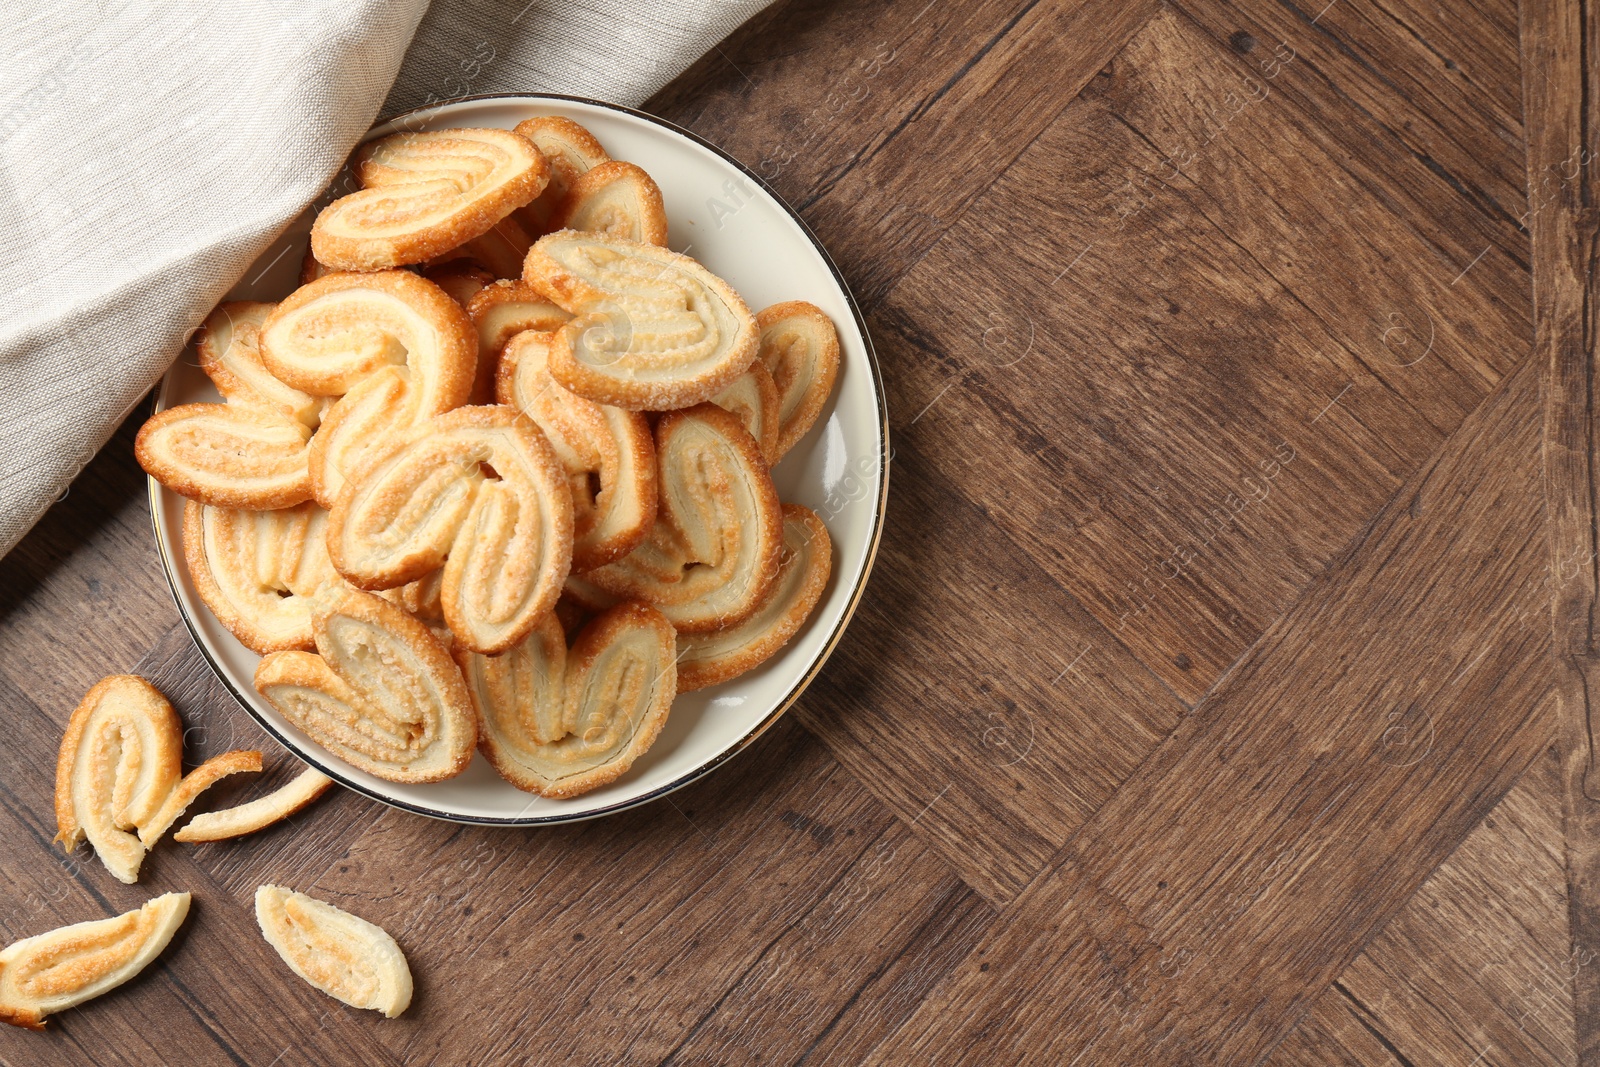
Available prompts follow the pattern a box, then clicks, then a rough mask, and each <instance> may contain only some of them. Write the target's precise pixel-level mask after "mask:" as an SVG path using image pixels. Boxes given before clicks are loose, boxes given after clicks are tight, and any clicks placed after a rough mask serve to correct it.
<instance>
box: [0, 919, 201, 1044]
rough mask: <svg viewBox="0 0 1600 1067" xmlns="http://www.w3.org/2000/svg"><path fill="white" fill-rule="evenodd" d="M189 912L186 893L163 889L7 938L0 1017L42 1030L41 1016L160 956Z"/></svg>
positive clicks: (107, 987) (0, 970) (0, 972)
mask: <svg viewBox="0 0 1600 1067" xmlns="http://www.w3.org/2000/svg"><path fill="white" fill-rule="evenodd" d="M188 914H189V894H188V893H163V894H162V895H161V896H159V897H156V898H155V899H154V900H149V901H146V902H145V904H144V906H143V907H139V908H135V909H134V910H133V911H129V912H124V913H123V914H121V915H114V916H112V917H111V918H109V919H94V920H92V921H90V922H82V923H73V924H72V925H71V926H63V927H60V928H59V929H56V930H51V931H50V932H49V933H44V934H35V935H34V936H33V937H25V938H23V939H22V940H21V941H17V942H15V943H13V944H10V945H7V946H6V948H5V950H4V951H3V952H0V1022H6V1023H10V1024H11V1025H12V1026H24V1027H27V1028H28V1029H29V1030H43V1029H44V1020H45V1016H47V1015H54V1014H56V1013H57V1012H62V1011H66V1010H67V1009H68V1008H74V1007H77V1006H78V1005H79V1004H82V1003H83V1002H84V1001H86V1000H91V999H93V998H95V997H98V996H99V995H100V994H102V993H108V992H110V991H111V990H113V989H115V988H116V987H117V986H119V985H121V984H122V983H123V982H126V981H127V980H128V979H130V978H132V977H133V976H134V975H136V974H138V973H139V972H140V971H142V970H144V969H145V968H146V967H147V966H149V965H150V962H151V961H152V960H154V959H155V958H156V957H157V956H159V955H161V950H162V949H164V948H166V947H167V943H168V942H170V941H171V940H172V935H173V934H175V933H177V932H178V927H180V926H182V925H183V920H184V919H185V918H186V917H187V916H188Z"/></svg>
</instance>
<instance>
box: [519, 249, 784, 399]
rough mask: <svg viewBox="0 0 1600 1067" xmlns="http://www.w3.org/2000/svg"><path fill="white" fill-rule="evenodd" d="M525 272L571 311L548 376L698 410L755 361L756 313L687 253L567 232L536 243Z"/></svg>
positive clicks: (608, 394)
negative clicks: (697, 406) (751, 311)
mask: <svg viewBox="0 0 1600 1067" xmlns="http://www.w3.org/2000/svg"><path fill="white" fill-rule="evenodd" d="M523 277H525V278H526V279H527V280H528V281H529V282H530V283H532V284H533V285H534V287H535V288H537V289H538V290H539V291H540V292H542V293H544V294H545V295H546V296H548V297H549V298H550V299H551V300H552V301H554V302H555V303H556V304H558V305H560V306H561V307H562V308H564V309H565V310H567V311H569V312H571V313H572V315H573V316H574V317H573V319H572V321H571V322H569V323H567V324H566V325H565V326H563V327H562V328H561V329H560V331H559V332H558V333H557V334H556V342H555V344H554V345H553V346H552V347H551V350H550V373H551V374H552V375H554V376H555V379H556V381H558V382H560V383H561V384H562V385H564V386H566V387H567V388H568V389H571V390H572V391H573V392H574V393H577V394H578V395H579V396H582V397H587V398H588V399H590V400H593V401H595V402H596V403H600V404H611V405H613V406H615V407H620V408H627V409H629V410H631V411H668V410H672V409H675V408H686V407H691V406H693V405H695V404H698V403H700V402H701V401H704V400H708V399H710V398H711V397H713V396H715V395H716V394H717V393H719V392H721V391H722V390H723V389H724V388H726V387H727V386H728V385H730V384H731V383H732V382H733V380H734V379H735V378H737V377H738V376H739V375H741V374H743V373H744V371H745V369H746V368H747V367H749V366H750V364H751V363H752V362H753V361H754V360H755V357H756V340H757V330H756V322H755V316H753V315H751V314H750V309H749V308H748V307H746V306H745V302H744V301H743V300H742V299H740V297H739V294H738V293H736V292H734V291H733V287H732V286H730V285H728V283H727V282H724V281H723V280H722V279H721V278H718V277H717V276H716V275H714V274H712V273H711V272H710V271H708V270H706V269H705V268H704V267H702V266H701V265H700V264H699V263H697V262H695V261H694V260H692V259H690V258H689V257H688V256H684V255H679V254H678V253H676V252H672V251H669V250H667V249H665V248H660V247H658V246H656V245H651V244H643V243H641V242H638V241H628V240H624V239H622V238H618V237H608V236H606V235H604V234H594V233H581V232H579V231H577V230H561V231H559V232H557V233H553V234H550V235H549V236H547V237H541V238H540V239H539V240H538V241H537V242H535V244H534V246H533V248H532V250H531V251H529V253H528V259H527V263H526V264H525V265H524V267H523Z"/></svg>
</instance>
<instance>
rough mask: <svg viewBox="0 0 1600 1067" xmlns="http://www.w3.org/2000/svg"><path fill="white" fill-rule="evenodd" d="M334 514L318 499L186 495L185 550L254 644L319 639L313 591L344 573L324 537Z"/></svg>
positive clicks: (282, 645)
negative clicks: (291, 502)
mask: <svg viewBox="0 0 1600 1067" xmlns="http://www.w3.org/2000/svg"><path fill="white" fill-rule="evenodd" d="M327 519H328V513H327V512H326V511H323V510H322V509H321V508H320V507H318V506H317V505H316V504H313V503H311V502H310V501H307V502H306V503H304V504H299V505H296V506H295V507H292V508H281V509H278V510H276V511H245V510H243V509H239V508H215V507H212V506H210V505H209V504H201V503H199V502H198V501H194V500H190V501H187V502H186V503H185V505H184V509H183V556H184V560H185V561H186V562H187V563H188V565H189V575H190V577H191V578H193V579H194V585H195V590H196V591H197V592H198V593H199V594H200V599H201V600H204V601H205V602H206V606H207V607H208V608H210V609H211V611H212V613H213V614H214V615H216V617H217V618H218V620H220V621H221V623H222V625H224V626H226V627H227V628H228V632H230V633H231V634H233V636H235V637H237V638H238V639H239V641H240V643H242V644H243V645H244V646H245V647H246V648H249V649H251V650H252V651H255V652H259V653H261V654H262V655H266V654H267V653H268V652H281V651H283V650H285V649H290V648H301V649H310V648H312V647H313V644H312V639H311V598H312V597H313V596H315V595H316V592H317V590H319V589H321V588H322V587H323V586H324V585H326V584H327V583H329V582H338V581H341V579H340V577H339V572H338V571H336V570H334V569H333V562H332V561H331V560H330V559H328V549H327V543H326V541H325V539H324V537H323V532H324V531H325V530H326V528H327Z"/></svg>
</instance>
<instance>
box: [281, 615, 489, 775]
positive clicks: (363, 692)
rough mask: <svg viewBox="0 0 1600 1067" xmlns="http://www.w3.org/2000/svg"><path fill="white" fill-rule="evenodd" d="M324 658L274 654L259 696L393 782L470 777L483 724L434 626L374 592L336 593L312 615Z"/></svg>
mask: <svg viewBox="0 0 1600 1067" xmlns="http://www.w3.org/2000/svg"><path fill="white" fill-rule="evenodd" d="M312 626H313V629H314V632H315V635H316V641H317V651H316V653H315V654H313V653H310V652H274V653H273V654H272V655H270V656H267V657H266V658H264V659H263V660H262V661H261V662H260V663H259V664H258V665H257V666H256V676H255V685H256V691H257V692H259V693H260V694H261V695H262V696H263V697H265V698H266V700H267V703H269V704H271V705H272V706H273V707H274V708H277V709H278V711H279V712H281V713H282V714H283V716H284V717H285V718H286V719H288V720H289V721H290V722H291V723H293V724H294V726H295V727H297V728H298V729H299V730H300V731H301V732H302V733H304V734H305V735H306V736H308V737H310V738H311V740H313V741H315V742H316V743H317V744H319V745H321V746H322V747H323V748H325V749H327V750H328V751H329V752H331V753H332V754H333V755H335V756H337V757H339V758H340V759H342V760H344V761H345V762H346V763H348V764H350V765H351V766H352V767H356V768H358V769H360V770H363V771H366V772H367V773H368V774H373V775H376V776H377V777H379V778H384V779H387V780H388V781H391V782H403V783H416V782H439V781H443V780H444V779H446V778H453V777H455V776H456V775H458V774H460V773H461V772H462V771H464V770H466V768H467V763H468V762H469V761H470V760H471V759H472V747H473V745H475V744H476V743H477V739H478V737H477V734H478V731H477V722H476V719H475V717H474V715H473V712H472V704H471V701H470V700H469V699H468V697H467V693H466V689H465V688H464V687H463V685H462V682H461V672H460V671H459V670H457V669H456V665H455V663H453V662H452V661H451V659H450V655H449V653H448V652H446V651H445V649H444V646H443V645H441V644H440V643H439V642H438V640H437V639H436V638H435V637H434V636H433V634H431V633H429V632H428V628H427V627H426V626H424V625H423V624H422V623H420V622H418V621H417V620H416V619H414V618H412V617H411V616H410V615H408V614H407V613H406V612H405V611H404V610H402V609H401V608H399V607H397V606H395V605H394V604H391V603H389V602H388V601H387V600H384V599H383V598H381V597H377V596H373V595H372V594H371V593H363V592H360V591H359V590H355V589H346V588H340V587H337V586H329V587H328V588H327V589H326V590H325V591H324V597H323V599H322V600H321V601H320V602H319V604H318V606H317V611H316V612H315V613H314V614H313V616H312Z"/></svg>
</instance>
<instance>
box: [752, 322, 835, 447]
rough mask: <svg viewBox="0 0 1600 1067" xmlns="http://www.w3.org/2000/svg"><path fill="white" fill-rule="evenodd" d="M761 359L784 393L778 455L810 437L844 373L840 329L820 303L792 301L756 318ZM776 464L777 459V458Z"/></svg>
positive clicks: (782, 393)
mask: <svg viewBox="0 0 1600 1067" xmlns="http://www.w3.org/2000/svg"><path fill="white" fill-rule="evenodd" d="M756 324H757V326H758V327H759V328H760V331H761V351H760V356H759V357H758V358H759V360H760V362H761V363H762V364H763V365H765V366H766V368H767V370H769V371H770V372H771V373H772V380H773V381H774V382H776V383H777V386H778V397H779V411H778V414H779V418H780V419H781V420H782V424H781V427H780V429H779V430H778V455H777V458H778V459H782V458H783V456H784V455H785V454H786V453H787V452H788V451H789V450H790V449H791V448H793V447H794V446H795V444H796V443H797V442H798V441H799V440H800V438H802V437H804V436H805V435H806V431H808V430H810V429H811V426H812V424H813V423H815V422H816V421H817V416H819V415H821V414H822V408H823V406H824V405H825V404H827V402H828V395H829V394H830V393H832V392H833V383H834V380H835V379H836V378H837V377H838V376H839V332H838V331H837V330H835V329H834V327H833V320H832V319H830V318H828V316H827V315H825V314H824V313H823V311H822V309H821V308H819V307H817V306H816V305H815V304H808V303H806V302H805V301H804V300H790V301H788V302H787V303H783V304H774V305H772V306H771V307H769V308H766V309H765V310H763V311H762V312H761V314H759V315H757V316H756ZM773 462H777V460H776V459H775V460H774V461H773Z"/></svg>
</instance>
